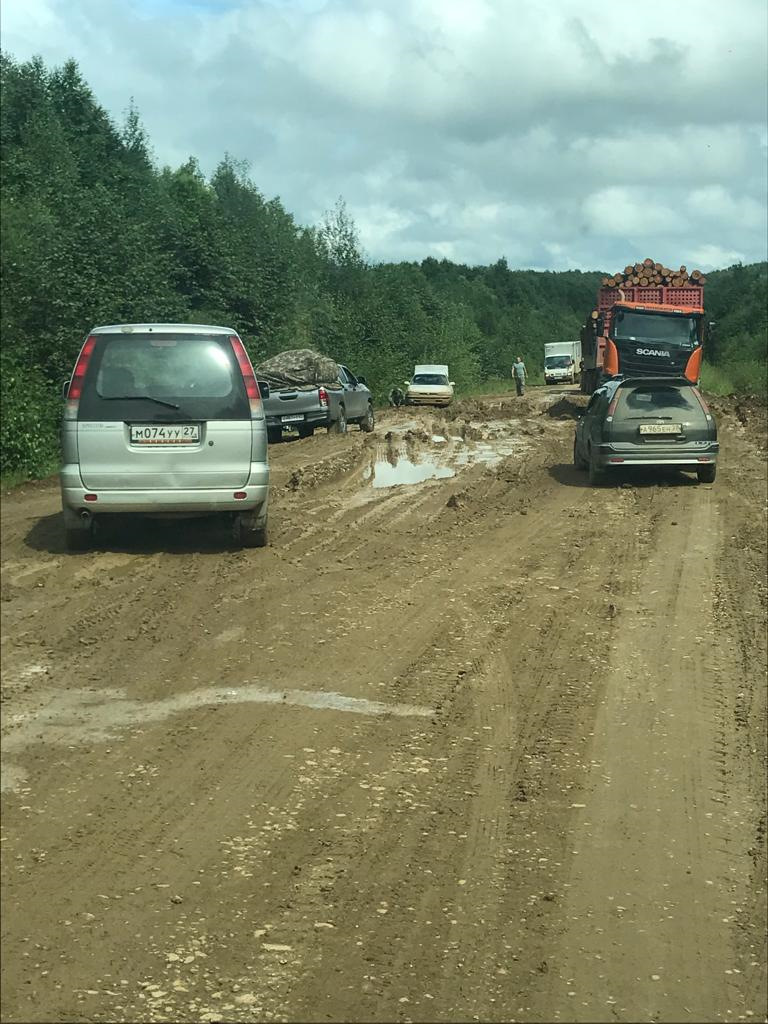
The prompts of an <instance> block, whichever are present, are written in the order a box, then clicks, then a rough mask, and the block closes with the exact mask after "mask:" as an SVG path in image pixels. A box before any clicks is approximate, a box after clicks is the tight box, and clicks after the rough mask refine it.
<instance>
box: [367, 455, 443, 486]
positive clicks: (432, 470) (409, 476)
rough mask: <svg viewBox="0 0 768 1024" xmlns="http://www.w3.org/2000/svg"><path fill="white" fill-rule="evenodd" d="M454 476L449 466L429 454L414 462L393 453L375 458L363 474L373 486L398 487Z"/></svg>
mask: <svg viewBox="0 0 768 1024" xmlns="http://www.w3.org/2000/svg"><path fill="white" fill-rule="evenodd" d="M452 476H456V470H455V469H453V468H452V467H451V466H444V465H440V464H439V463H438V462H436V461H435V460H433V459H430V458H429V456H428V455H427V456H425V457H424V458H422V459H420V460H419V461H418V462H414V461H413V460H412V459H409V458H408V457H407V456H405V455H399V454H396V453H395V454H394V457H392V456H390V457H389V458H386V459H377V460H376V461H375V462H374V463H373V464H372V465H371V466H370V467H369V469H367V470H366V471H365V473H364V475H363V478H364V479H365V480H368V481H369V482H370V483H371V484H372V486H373V487H376V488H379V487H399V486H401V485H404V484H405V485H407V484H421V483H424V481H425V480H444V479H446V478H448V477H452Z"/></svg>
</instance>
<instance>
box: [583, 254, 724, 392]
mask: <svg viewBox="0 0 768 1024" xmlns="http://www.w3.org/2000/svg"><path fill="white" fill-rule="evenodd" d="M704 283H705V278H704V276H703V275H702V274H701V273H700V272H699V271H698V270H694V271H693V273H691V274H690V275H689V274H688V271H687V270H686V268H685V267H680V270H679V271H672V270H669V269H668V268H667V267H664V266H663V265H662V264H660V263H653V261H652V260H644V261H643V263H636V264H635V265H634V266H629V267H625V269H624V272H623V273H622V274H617V275H615V276H614V277H608V278H603V283H602V287H601V288H600V289H599V291H598V293H597V306H596V308H595V309H593V310H592V312H591V313H590V315H589V316H588V317H587V321H586V323H585V324H584V325H583V327H582V329H581V348H582V359H583V368H582V374H581V390H582V391H583V392H584V393H585V394H592V392H593V391H594V390H595V388H597V387H599V386H600V384H601V383H602V382H603V381H604V380H606V379H608V378H609V377H615V376H618V375H621V376H632V377H644V376H649V377H678V378H679V377H685V378H687V379H688V380H690V381H691V382H692V383H693V384H698V383H699V377H700V375H701V358H702V343H703V340H704Z"/></svg>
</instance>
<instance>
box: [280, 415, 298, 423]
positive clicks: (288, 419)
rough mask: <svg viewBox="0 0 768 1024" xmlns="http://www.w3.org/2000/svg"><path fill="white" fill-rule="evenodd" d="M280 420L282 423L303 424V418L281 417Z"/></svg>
mask: <svg viewBox="0 0 768 1024" xmlns="http://www.w3.org/2000/svg"><path fill="white" fill-rule="evenodd" d="M280 420H281V422H282V423H303V422H304V417H303V416H281V417H280Z"/></svg>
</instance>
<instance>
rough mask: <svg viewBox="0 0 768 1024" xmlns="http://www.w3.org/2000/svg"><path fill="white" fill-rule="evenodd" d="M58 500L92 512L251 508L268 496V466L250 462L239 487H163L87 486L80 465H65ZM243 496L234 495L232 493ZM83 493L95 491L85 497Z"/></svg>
mask: <svg viewBox="0 0 768 1024" xmlns="http://www.w3.org/2000/svg"><path fill="white" fill-rule="evenodd" d="M59 479H60V483H61V502H62V505H63V506H64V508H69V509H72V510H73V511H75V512H80V511H81V510H83V509H86V510H87V511H89V512H90V513H91V514H92V515H99V514H100V513H112V514H116V513H130V512H140V513H150V514H151V513H153V512H178V513H184V512H189V513H190V514H194V513H201V512H211V513H214V512H253V511H255V510H258V509H260V508H261V507H262V506H263V505H264V504H265V503H266V501H267V498H268V496H269V467H268V466H266V465H263V464H261V463H252V464H251V472H250V476H249V478H248V482H247V483H246V484H245V485H244V486H243V487H239V488H233V487H226V488H224V487H216V488H207V489H202V488H201V489H181V488H172V489H166V490H160V489H158V490H101V489H99V490H96V491H94V490H88V489H87V488H86V487H84V486H83V481H82V480H81V478H80V471H79V467H78V466H76V465H70V466H64V467H63V468H62V470H61V473H60V477H59ZM236 493H237V494H244V495H245V497H242V498H236V497H235V494H236ZM86 495H95V499H94V498H90V499H89V500H87V501H86Z"/></svg>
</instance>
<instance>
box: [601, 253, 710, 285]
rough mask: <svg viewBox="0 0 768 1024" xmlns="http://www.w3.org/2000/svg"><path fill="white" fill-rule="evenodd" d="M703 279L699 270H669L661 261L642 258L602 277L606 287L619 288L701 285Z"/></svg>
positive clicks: (704, 279) (681, 268) (683, 268)
mask: <svg viewBox="0 0 768 1024" xmlns="http://www.w3.org/2000/svg"><path fill="white" fill-rule="evenodd" d="M705 281H706V278H705V277H704V275H703V274H702V273H701V271H700V270H692V271H691V273H690V274H689V273H688V270H687V268H686V267H680V269H679V270H670V268H669V267H665V266H664V265H663V264H662V263H654V262H653V260H643V262H642V263H635V265H634V266H630V267H624V270H623V272H621V273H619V274H614V275H613V277H604V278H603V285H604V286H605V287H606V288H620V287H622V285H625V286H627V287H630V288H631V287H634V286H639V287H640V288H652V287H653V286H654V285H670V286H671V287H672V288H683V287H684V286H685V285H689V286H690V285H703V284H704V282H705Z"/></svg>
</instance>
